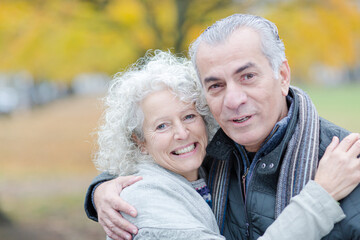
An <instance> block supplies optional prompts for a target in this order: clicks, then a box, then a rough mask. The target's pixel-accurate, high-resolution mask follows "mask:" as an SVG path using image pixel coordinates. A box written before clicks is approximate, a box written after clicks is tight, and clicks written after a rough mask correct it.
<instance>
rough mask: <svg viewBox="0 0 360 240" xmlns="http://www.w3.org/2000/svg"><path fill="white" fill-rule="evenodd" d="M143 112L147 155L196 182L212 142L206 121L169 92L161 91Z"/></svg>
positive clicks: (148, 100) (148, 99)
mask: <svg viewBox="0 0 360 240" xmlns="http://www.w3.org/2000/svg"><path fill="white" fill-rule="evenodd" d="M141 108H142V110H143V113H144V124H143V132H144V136H145V142H144V143H142V144H141V145H142V147H143V151H145V152H148V153H149V154H150V155H151V156H152V157H153V158H154V160H155V162H156V163H157V164H159V165H160V166H162V167H164V168H166V169H168V170H170V171H173V172H175V173H178V174H180V175H182V176H184V177H185V178H186V179H188V180H189V181H194V180H196V179H197V170H198V168H199V167H200V165H201V163H202V161H203V159H204V157H205V148H206V146H207V143H208V140H207V134H206V128H205V123H204V120H203V119H202V117H201V116H200V115H199V114H198V112H197V111H196V109H195V106H194V104H188V103H185V102H182V101H180V100H179V99H178V98H177V97H175V96H174V94H172V93H171V92H170V91H169V90H161V91H157V92H154V93H152V94H150V95H149V96H147V97H146V98H145V99H144V100H143V101H142V102H141Z"/></svg>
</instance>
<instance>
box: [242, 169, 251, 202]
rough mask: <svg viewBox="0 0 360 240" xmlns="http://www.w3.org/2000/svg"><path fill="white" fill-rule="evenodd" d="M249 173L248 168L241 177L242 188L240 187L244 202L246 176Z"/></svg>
mask: <svg viewBox="0 0 360 240" xmlns="http://www.w3.org/2000/svg"><path fill="white" fill-rule="evenodd" d="M248 173H249V167H248V168H247V169H246V172H245V173H244V175H242V177H241V178H242V185H243V187H242V189H243V194H244V200H245V198H246V188H245V187H246V176H247V174H248Z"/></svg>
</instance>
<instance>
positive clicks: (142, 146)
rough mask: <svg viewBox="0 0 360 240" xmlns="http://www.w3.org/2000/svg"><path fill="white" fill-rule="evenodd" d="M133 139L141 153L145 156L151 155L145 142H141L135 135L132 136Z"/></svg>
mask: <svg viewBox="0 0 360 240" xmlns="http://www.w3.org/2000/svg"><path fill="white" fill-rule="evenodd" d="M131 139H132V140H133V141H134V143H135V144H136V146H137V147H138V148H139V149H140V152H141V153H142V154H144V155H147V154H149V153H148V151H147V150H146V146H145V142H143V141H141V140H140V139H139V138H138V137H137V136H136V134H135V133H133V134H131Z"/></svg>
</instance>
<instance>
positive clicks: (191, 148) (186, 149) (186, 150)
mask: <svg viewBox="0 0 360 240" xmlns="http://www.w3.org/2000/svg"><path fill="white" fill-rule="evenodd" d="M195 147H196V144H195V143H193V144H191V145H189V146H187V147H184V148H182V149H179V150H176V151H172V152H171V153H172V154H175V155H181V154H185V153H189V152H191V151H193V150H194V149H195Z"/></svg>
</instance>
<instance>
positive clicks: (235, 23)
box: [189, 14, 286, 78]
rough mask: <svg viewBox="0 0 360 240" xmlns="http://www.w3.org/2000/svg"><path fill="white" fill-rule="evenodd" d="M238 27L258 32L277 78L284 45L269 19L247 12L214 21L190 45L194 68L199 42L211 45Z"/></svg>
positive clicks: (226, 36)
mask: <svg viewBox="0 0 360 240" xmlns="http://www.w3.org/2000/svg"><path fill="white" fill-rule="evenodd" d="M240 27H248V28H251V29H253V30H255V31H256V32H258V33H259V34H260V39H261V50H262V52H263V54H264V55H265V57H266V58H267V59H268V61H269V63H270V65H271V67H272V69H273V71H274V76H275V78H278V77H279V68H280V66H281V64H282V62H283V61H285V60H286V57H285V46H284V43H283V42H282V40H281V39H280V37H279V34H278V29H277V27H276V25H275V24H274V23H272V22H270V21H269V20H267V19H265V18H262V17H259V16H254V15H248V14H234V15H231V16H229V17H226V18H224V19H221V20H219V21H217V22H215V23H214V24H213V25H212V26H210V27H208V28H207V29H206V30H205V31H204V32H203V33H202V34H201V35H200V36H199V37H198V38H197V39H196V40H195V41H194V42H193V43H192V44H191V45H190V48H189V55H190V57H191V60H192V62H193V64H194V66H195V68H196V70H197V71H198V68H197V65H196V53H197V51H198V48H199V45H200V44H201V42H203V41H204V42H206V43H207V44H211V45H216V44H219V43H222V42H224V41H225V40H226V39H227V38H228V37H229V36H230V35H231V34H232V33H233V32H234V31H235V30H237V29H239V28H240ZM198 74H199V72H198Z"/></svg>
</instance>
